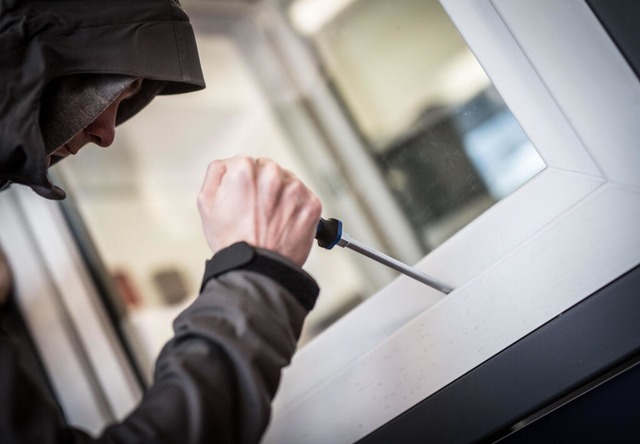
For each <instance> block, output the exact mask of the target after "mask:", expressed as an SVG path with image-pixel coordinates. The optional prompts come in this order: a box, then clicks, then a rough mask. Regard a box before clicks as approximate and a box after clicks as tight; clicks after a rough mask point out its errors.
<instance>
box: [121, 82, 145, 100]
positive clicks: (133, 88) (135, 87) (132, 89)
mask: <svg viewBox="0 0 640 444" xmlns="http://www.w3.org/2000/svg"><path fill="white" fill-rule="evenodd" d="M142 80H143V79H142V77H140V78H138V79H137V80H135V81H134V82H133V83H132V84H131V85H129V87H128V88H127V89H126V90H125V91H124V93H123V97H122V99H123V100H127V99H130V98H131V97H133V96H135V95H136V94H138V93H139V92H140V90H141V89H142Z"/></svg>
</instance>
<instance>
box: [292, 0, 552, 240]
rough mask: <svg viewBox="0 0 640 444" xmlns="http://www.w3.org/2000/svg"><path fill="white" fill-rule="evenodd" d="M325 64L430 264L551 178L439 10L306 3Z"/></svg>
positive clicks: (405, 0) (382, 3) (303, 14)
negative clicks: (526, 187)
mask: <svg viewBox="0 0 640 444" xmlns="http://www.w3.org/2000/svg"><path fill="white" fill-rule="evenodd" d="M289 16H290V17H291V20H292V22H293V23H294V26H295V27H296V28H297V29H298V31H299V32H300V33H301V34H302V35H305V36H306V38H307V39H308V40H309V41H310V43H311V44H312V45H313V47H314V49H315V51H316V53H317V54H318V57H319V58H320V59H321V61H322V64H323V66H324V68H325V70H326V71H327V73H328V76H329V79H330V81H331V82H332V83H333V85H334V87H335V90H336V91H337V92H338V94H339V96H340V99H341V100H342V103H343V104H344V107H345V108H346V111H347V112H348V113H349V115H350V116H351V118H352V120H353V121H354V122H355V123H356V125H357V129H358V131H359V133H360V134H361V136H362V139H363V140H364V144H365V146H366V147H367V149H368V151H369V152H370V155H371V156H372V158H373V159H374V160H375V163H376V165H377V167H378V168H379V170H380V171H381V173H382V177H383V178H384V180H385V181H386V183H387V184H388V186H389V188H390V189H391V190H392V191H393V193H394V195H395V197H396V199H397V200H398V202H399V203H400V205H401V207H402V210H403V212H404V213H405V215H406V217H407V218H408V220H409V221H410V223H411V226H412V227H413V229H414V231H415V232H416V237H417V238H418V239H419V241H420V243H421V245H422V250H423V252H424V253H426V252H429V251H430V250H432V249H433V248H435V247H437V246H438V245H440V244H441V243H442V242H444V241H445V240H446V239H448V238H449V237H450V236H451V235H453V234H454V233H455V232H456V231H458V230H459V229H460V228H462V227H464V226H465V225H467V224H468V223H469V222H470V221H472V220H473V219H474V218H475V217H477V216H478V215H479V214H480V213H482V212H483V211H485V210H486V209H487V208H489V207H490V206H491V205H493V204H494V203H495V202H497V201H498V200H500V199H502V198H503V197H505V196H507V195H508V194H510V193H511V192H513V191H514V190H515V189H517V188H518V187H519V186H521V185H522V184H523V183H524V182H526V181H527V180H528V179H530V178H531V177H533V176H534V175H535V174H536V173H538V172H539V171H540V170H542V169H543V168H544V163H543V162H542V159H541V158H540V156H539V155H538V154H537V152H536V151H535V149H534V147H533V146H532V145H531V143H530V142H529V140H528V139H527V137H526V135H525V134H524V132H523V131H522V128H521V127H520V125H519V124H518V122H517V121H516V120H515V118H514V117H513V115H512V114H511V112H510V111H509V110H508V108H507V106H506V105H505V104H504V102H503V101H502V99H501V97H500V95H499V94H498V92H497V91H496V89H495V88H494V87H493V85H492V84H491V82H490V81H489V79H488V78H487V76H486V74H485V73H484V71H483V70H482V68H481V67H480V65H479V63H478V62H477V60H476V59H475V58H474V57H473V55H472V53H471V52H470V50H469V48H468V47H467V45H466V44H465V42H464V41H463V39H462V38H461V37H460V35H459V34H458V31H457V29H456V28H455V26H454V25H453V24H452V23H451V21H450V20H449V17H448V16H447V14H446V12H445V11H444V10H443V9H442V7H441V6H440V3H439V2H438V1H436V0H431V1H427V0H397V1H388V0H366V1H365V0H359V1H330V2H320V1H314V0H298V1H296V2H294V3H293V4H292V5H291V7H290V9H289Z"/></svg>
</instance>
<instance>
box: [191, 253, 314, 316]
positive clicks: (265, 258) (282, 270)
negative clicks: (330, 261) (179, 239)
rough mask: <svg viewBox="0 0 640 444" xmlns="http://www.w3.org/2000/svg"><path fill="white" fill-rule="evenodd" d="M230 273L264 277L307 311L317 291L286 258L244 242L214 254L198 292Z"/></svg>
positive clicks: (312, 281) (298, 267)
mask: <svg viewBox="0 0 640 444" xmlns="http://www.w3.org/2000/svg"><path fill="white" fill-rule="evenodd" d="M231 271H251V272H255V273H259V274H262V275H264V276H268V277H270V278H271V279H273V280H275V281H276V282H278V283H279V284H280V285H281V286H283V287H284V288H286V289H287V290H288V291H289V293H291V294H292V295H293V296H294V297H295V298H296V299H297V300H298V302H300V304H302V306H303V307H304V308H305V309H307V310H311V309H312V308H313V306H314V305H315V301H316V299H317V297H318V293H319V292H320V289H319V287H318V285H317V284H316V282H315V280H314V279H313V278H312V277H311V276H310V275H309V274H307V273H306V272H305V271H304V270H302V268H301V267H300V266H298V265H297V264H296V263H294V262H293V261H291V260H289V259H287V258H286V257H284V256H282V255H280V254H278V253H276V252H273V251H270V250H265V249H263V248H258V247H254V246H252V245H249V244H248V243H246V242H237V243H235V244H233V245H231V246H229V247H227V248H224V249H222V250H220V251H218V252H217V253H216V254H215V255H214V256H213V257H212V258H211V259H210V260H208V261H207V263H206V266H205V273H204V278H203V280H202V286H201V289H200V291H202V290H203V289H204V287H205V286H206V284H207V282H209V281H210V280H211V279H215V278H217V277H219V276H221V275H223V274H225V273H228V272H231Z"/></svg>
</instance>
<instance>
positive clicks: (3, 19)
mask: <svg viewBox="0 0 640 444" xmlns="http://www.w3.org/2000/svg"><path fill="white" fill-rule="evenodd" d="M74 74H120V75H128V76H134V77H143V78H144V79H145V80H148V81H149V82H148V84H152V85H155V86H156V87H157V86H158V85H161V87H157V88H154V90H153V93H150V94H148V96H147V97H146V100H142V101H138V102H134V106H133V107H131V108H127V106H126V105H125V106H124V107H122V109H121V110H120V111H119V114H118V119H117V123H122V122H123V121H124V120H126V119H127V118H129V117H131V116H132V115H133V114H135V113H136V112H137V111H139V110H140V109H141V108H142V107H143V106H144V105H146V104H147V103H148V101H149V100H150V99H151V98H152V97H153V95H155V94H156V93H159V94H176V93H183V92H189V91H194V90H198V89H201V88H203V87H204V80H203V77H202V71H201V68H200V62H199V59H198V53H197V47H196V43H195V38H194V35H193V30H192V28H191V24H190V22H189V18H188V16H187V15H186V13H185V12H184V11H183V10H182V8H181V7H180V5H179V3H178V2H177V1H176V0H109V1H100V0H55V1H50V0H0V79H1V82H0V186H1V185H2V184H3V182H4V183H6V182H7V181H12V182H16V183H21V184H25V185H28V186H30V187H32V188H33V189H34V190H35V191H36V192H37V193H38V194H40V195H42V196H44V197H47V198H50V199H61V198H64V192H63V191H62V190H60V189H59V188H58V187H55V186H54V185H53V184H52V183H51V181H50V180H49V177H48V175H47V168H48V159H47V156H48V154H50V153H48V152H47V149H46V148H45V144H44V141H43V137H42V131H41V129H40V124H39V114H40V108H41V98H42V95H43V92H44V91H45V87H46V86H47V85H48V84H49V83H50V82H51V81H53V80H55V79H58V78H61V77H64V76H69V75H74Z"/></svg>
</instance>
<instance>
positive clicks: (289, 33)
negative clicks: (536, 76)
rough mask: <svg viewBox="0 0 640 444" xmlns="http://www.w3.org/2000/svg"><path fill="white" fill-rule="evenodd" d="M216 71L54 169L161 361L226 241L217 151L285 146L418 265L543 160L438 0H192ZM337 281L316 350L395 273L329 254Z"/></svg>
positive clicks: (330, 276) (270, 152)
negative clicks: (201, 209) (207, 232)
mask: <svg viewBox="0 0 640 444" xmlns="http://www.w3.org/2000/svg"><path fill="white" fill-rule="evenodd" d="M182 4H183V6H184V8H185V9H186V10H187V12H188V13H189V15H190V16H191V18H192V22H193V25H194V28H195V29H196V33H197V35H196V37H197V41H198V45H199V50H200V55H201V59H202V65H203V70H204V73H205V78H206V81H207V88H206V89H205V90H204V91H201V92H197V93H192V94H187V95H183V96H176V97H171V96H167V97H159V98H157V99H156V100H154V102H152V103H151V105H150V106H149V107H148V108H147V109H146V110H145V111H144V112H142V113H141V114H139V115H138V116H136V117H135V118H134V119H132V120H131V121H130V122H127V123H126V124H124V125H123V126H122V127H119V129H118V132H117V137H116V141H115V143H114V144H113V145H112V147H110V148H109V149H100V148H97V147H91V148H87V149H85V151H83V155H82V156H78V157H75V158H72V159H68V160H66V161H65V162H63V163H61V164H59V165H58V166H56V167H55V174H56V175H58V176H59V177H60V179H61V180H62V181H64V182H65V183H66V184H67V190H68V191H69V194H70V198H69V199H68V200H67V202H66V203H65V205H66V206H67V209H68V211H71V212H77V213H79V214H80V215H81V217H82V219H83V220H84V223H85V228H86V230H87V232H88V234H89V239H90V242H91V243H92V244H93V245H95V247H96V248H97V250H98V251H99V253H100V257H101V261H102V262H103V263H104V266H105V268H106V270H107V271H108V273H109V276H110V279H111V280H112V283H113V288H114V297H113V301H111V302H112V303H113V304H116V305H118V306H119V307H120V311H119V312H120V313H121V314H122V318H121V319H120V322H122V323H123V325H125V326H126V328H125V330H127V331H129V332H130V334H131V336H130V340H131V342H132V343H134V344H135V348H136V350H138V351H139V355H140V356H139V358H140V362H141V365H142V366H143V367H144V368H147V369H150V368H151V365H152V362H153V360H154V358H155V355H156V354H157V353H158V352H159V349H160V347H161V346H162V344H164V342H165V341H166V340H167V339H168V338H169V337H170V336H171V334H172V332H171V322H172V320H173V318H174V317H175V316H176V315H177V313H179V311H180V310H181V309H182V308H183V307H184V306H186V305H187V304H188V303H189V302H190V301H191V300H193V298H195V297H196V296H197V291H198V289H199V286H200V279H201V276H202V271H203V267H204V261H205V260H206V259H208V258H209V257H210V254H211V253H210V251H209V250H208V248H207V245H206V242H205V241H204V237H203V235H202V232H201V228H200V219H199V216H198V212H197V209H196V196H197V194H198V191H199V188H200V184H201V181H202V178H203V177H204V173H205V171H206V168H207V165H208V164H209V162H210V161H211V160H213V159H217V158H225V157H230V156H235V155H239V154H246V155H251V156H256V157H270V158H273V159H275V160H277V161H278V162H280V163H281V164H282V165H284V166H285V167H287V168H289V169H291V170H292V171H294V172H295V173H296V174H297V175H298V176H299V177H301V178H302V179H303V180H304V181H306V182H307V184H308V185H309V186H310V188H312V189H313V190H314V191H315V192H316V193H317V194H318V195H319V196H320V198H321V200H322V202H323V205H324V216H325V217H336V218H339V219H341V220H342V221H343V222H344V226H345V230H346V231H348V232H349V233H350V234H351V235H352V236H353V237H354V238H356V239H358V240H360V241H363V242H365V243H367V244H369V245H371V246H373V247H374V248H376V249H378V250H381V251H383V252H385V253H387V254H389V255H391V256H394V257H396V258H398V259H400V260H402V261H404V262H406V263H409V264H413V263H415V262H417V261H418V260H419V259H421V258H422V257H423V256H425V255H426V254H428V253H429V252H430V251H431V250H433V249H435V248H437V247H438V246H439V245H440V244H442V243H443V242H446V240H447V239H448V238H449V237H451V236H452V235H453V234H455V233H456V232H457V231H458V230H460V229H463V228H464V226H465V225H467V224H469V223H470V222H471V221H472V220H473V219H475V218H476V217H478V216H479V215H480V214H482V213H483V212H484V211H485V210H486V209H487V208H489V207H490V206H492V205H494V204H495V203H496V202H498V201H499V200H500V199H502V198H503V197H505V196H507V195H508V194H510V193H511V192H513V191H514V190H515V189H517V188H518V187H520V186H521V185H522V184H523V183H525V182H526V181H527V180H529V179H530V178H532V177H533V176H534V175H535V174H537V173H538V172H539V171H541V170H542V169H543V168H544V163H543V162H542V160H541V158H540V157H539V156H538V154H537V153H536V151H535V148H534V147H533V146H532V145H531V143H530V142H529V140H528V138H527V136H526V134H524V132H523V131H522V129H521V127H520V125H519V124H518V122H517V121H516V120H515V118H514V117H513V115H512V114H511V113H510V112H509V110H508V108H507V107H506V105H505V104H504V102H503V101H502V99H501V97H500V94H499V93H498V91H496V89H495V88H494V87H493V85H492V84H491V82H490V80H489V79H488V78H487V76H486V75H485V73H484V71H483V70H482V67H481V66H480V65H479V64H478V62H477V61H476V59H475V58H474V56H473V54H472V53H471V52H470V50H469V49H468V47H467V46H466V44H465V43H464V40H463V39H462V37H461V36H460V35H459V34H458V32H457V30H456V28H455V27H454V26H453V24H452V23H451V21H450V19H449V17H448V16H447V14H446V12H445V11H444V10H443V9H442V7H441V6H440V4H439V2H438V1H437V0H393V1H392V0H293V1H290V0H256V1H240V0H236V1H223V0H183V1H182ZM305 268H306V269H307V271H309V273H311V274H312V275H313V276H314V277H316V279H317V280H318V282H319V284H320V286H321V288H322V291H321V296H320V298H319V301H318V304H317V307H316V308H315V309H314V311H313V312H312V313H311V315H310V316H309V318H308V320H307V322H306V325H305V330H304V332H303V338H302V339H301V342H300V346H304V344H305V343H307V342H308V341H310V340H312V339H313V337H314V336H316V335H317V334H319V333H320V332H321V331H322V330H323V329H325V328H327V327H328V326H329V325H331V324H332V323H333V322H335V321H336V320H338V319H339V318H340V317H341V316H342V315H343V314H344V313H346V312H348V311H349V310H351V309H352V308H354V307H355V306H357V305H358V304H359V303H360V302H361V301H363V300H364V299H366V298H368V297H370V296H371V295H372V294H374V293H375V292H376V290H378V289H380V288H381V287H383V286H384V285H386V284H387V283H389V282H390V281H391V280H392V279H393V278H394V277H395V276H396V274H395V272H392V271H391V270H388V269H386V268H384V267H383V266H381V265H378V264H376V263H374V262H371V261H369V260H367V259H362V258H360V257H358V256H357V255H356V254H355V253H352V252H349V251H344V250H341V249H339V248H337V249H333V250H331V251H325V250H321V249H319V248H317V247H314V248H313V249H312V252H311V255H310V258H309V260H308V262H307V265H306V266H305Z"/></svg>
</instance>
